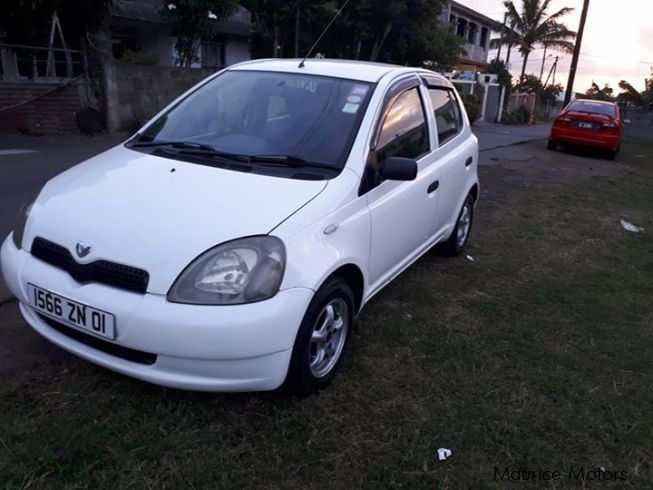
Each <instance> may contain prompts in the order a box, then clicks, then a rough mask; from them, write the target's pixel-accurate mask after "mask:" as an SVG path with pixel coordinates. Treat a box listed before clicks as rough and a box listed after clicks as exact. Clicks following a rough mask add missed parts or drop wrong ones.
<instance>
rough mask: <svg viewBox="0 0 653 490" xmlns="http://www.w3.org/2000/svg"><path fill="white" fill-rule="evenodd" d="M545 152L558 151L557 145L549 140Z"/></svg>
mask: <svg viewBox="0 0 653 490" xmlns="http://www.w3.org/2000/svg"><path fill="white" fill-rule="evenodd" d="M546 148H547V150H551V151H558V143H556V142H555V141H552V140H549V142H548V143H547V144H546Z"/></svg>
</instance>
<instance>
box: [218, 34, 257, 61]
mask: <svg viewBox="0 0 653 490" xmlns="http://www.w3.org/2000/svg"><path fill="white" fill-rule="evenodd" d="M224 57H225V64H226V65H227V66H229V65H233V64H234V63H240V62H241V61H246V60H249V59H251V57H252V56H251V54H250V52H249V43H248V42H247V40H245V39H243V40H241V39H234V38H227V42H226V46H225V55H224Z"/></svg>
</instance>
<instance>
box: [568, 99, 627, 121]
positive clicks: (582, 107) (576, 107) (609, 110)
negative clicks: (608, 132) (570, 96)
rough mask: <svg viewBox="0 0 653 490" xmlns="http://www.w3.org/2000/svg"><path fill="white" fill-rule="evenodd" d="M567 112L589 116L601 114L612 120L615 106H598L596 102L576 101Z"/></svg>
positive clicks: (614, 114)
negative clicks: (587, 114)
mask: <svg viewBox="0 0 653 490" xmlns="http://www.w3.org/2000/svg"><path fill="white" fill-rule="evenodd" d="M567 110H569V111H574V112H589V113H590V114H602V115H604V116H610V117H612V118H614V117H615V116H616V113H615V106H613V105H610V104H599V103H597V102H591V101H586V100H577V101H576V102H573V103H572V104H571V105H570V106H569V109H567Z"/></svg>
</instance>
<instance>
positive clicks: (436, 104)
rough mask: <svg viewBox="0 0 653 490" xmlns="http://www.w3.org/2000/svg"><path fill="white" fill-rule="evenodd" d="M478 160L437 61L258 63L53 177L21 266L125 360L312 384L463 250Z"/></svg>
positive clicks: (107, 352)
mask: <svg viewBox="0 0 653 490" xmlns="http://www.w3.org/2000/svg"><path fill="white" fill-rule="evenodd" d="M477 161H478V143H477V140H476V138H475V136H474V135H473V134H472V132H471V129H470V125H469V121H468V119H467V117H466V114H465V110H464V107H463V106H462V104H461V101H460V99H459V97H458V95H457V94H456V91H455V89H454V87H453V86H452V84H451V83H450V82H449V81H447V80H446V79H445V78H443V77H442V76H439V75H437V74H435V73H433V72H430V71H426V70H421V69H414V68H405V67H398V66H389V65H383V64H373V63H362V62H353V61H330V60H308V61H307V62H306V63H305V65H304V66H303V67H299V66H298V62H297V61H296V60H260V61H251V62H246V63H242V64H239V65H235V66H231V67H229V68H228V69H225V70H223V71H221V72H219V73H217V74H215V75H214V76H211V77H209V78H208V79H207V80H205V81H203V82H202V83H200V84H199V85H197V86H196V87H194V88H192V89H191V90H189V91H188V92H187V93H185V94H184V95H182V96H181V97H179V98H178V99H177V100H175V101H174V102H173V103H172V104H170V105H169V106H168V107H167V108H165V109H164V110H163V111H162V112H161V113H159V114H158V115H157V116H155V117H154V118H153V119H152V120H151V121H150V122H148V123H147V124H146V125H145V126H144V127H143V128H142V129H141V130H140V131H139V132H138V133H137V134H136V135H135V136H134V137H133V138H131V139H130V140H129V141H127V142H126V143H125V144H121V145H119V146H117V147H115V148H113V149H110V150H108V151H106V152H104V153H102V154H100V155H98V156H96V157H94V158H91V159H90V160H87V161H85V162H83V163H81V164H79V165H77V166H75V167H73V168H71V169H69V170H67V171H66V172H64V173H62V174H61V175H59V176H57V177H55V178H53V179H52V180H50V181H49V182H48V183H47V184H46V185H45V187H44V188H43V189H42V190H41V192H40V193H39V195H38V197H37V198H36V199H35V200H34V201H33V202H32V203H29V204H28V205H26V206H25V207H24V208H23V209H22V211H21V215H20V217H19V221H18V222H17V224H16V226H15V228H14V230H13V232H12V234H10V236H9V237H7V239H6V240H5V241H4V243H3V245H2V251H1V265H2V273H3V275H4V278H5V280H6V282H7V284H8V286H9V288H10V289H11V291H12V292H13V294H14V295H15V296H16V297H17V298H18V300H19V302H20V310H21V312H22V314H23V316H24V317H25V319H26V320H27V322H28V323H29V324H30V325H31V326H32V328H34V329H35V330H36V331H37V332H38V333H40V334H41V335H42V336H44V337H46V338H47V339H48V340H50V341H52V342H53V343H55V344H56V345H58V346H60V347H62V348H64V349H66V350H68V351H69V352H72V353H74V354H76V355H78V356H80V357H82V358H84V359H87V360H89V361H91V362H94V363H96V364H99V365H101V366H104V367H106V368H108V369H112V370H114V371H117V372H120V373H123V374H126V375H129V376H133V377H135V378H139V379H141V380H145V381H149V382H152V383H156V384H159V385H164V386H169V387H174V388H181V389H189V390H203V391H250V390H271V389H275V388H278V387H280V386H282V385H284V384H285V386H287V387H288V388H292V389H293V390H296V391H302V392H306V391H312V390H316V389H320V388H323V387H324V386H326V385H327V384H328V383H329V382H330V381H331V379H332V377H333V376H334V374H335V372H336V370H337V369H338V367H339V365H340V363H341V361H342V358H343V352H344V349H345V346H346V344H347V339H348V337H349V335H350V333H351V329H352V325H353V322H354V317H355V316H356V314H357V313H358V312H359V311H360V310H361V308H362V307H363V306H364V305H365V303H366V302H367V301H369V299H370V298H371V297H372V296H374V295H375V294H376V293H378V292H379V291H380V290H381V289H382V288H383V287H384V286H385V285H386V284H388V283H389V282H390V281H391V280H392V279H393V278H394V277H396V276H397V275H398V274H399V273H400V272H402V271H403V270H404V269H406V268H407V267H408V266H409V265H410V264H411V263H413V262H414V261H415V260H417V259H418V258H419V257H420V256H421V255H422V254H424V253H425V252H426V251H427V250H429V249H430V248H431V247H432V246H434V245H436V244H438V246H439V247H440V248H441V249H442V250H443V251H444V252H445V253H447V254H450V255H456V254H458V253H460V251H461V250H462V248H463V247H464V245H465V244H466V242H467V239H468V237H469V233H470V228H471V224H472V215H473V212H474V205H475V203H476V200H477V198H478V196H479V184H478V178H477Z"/></svg>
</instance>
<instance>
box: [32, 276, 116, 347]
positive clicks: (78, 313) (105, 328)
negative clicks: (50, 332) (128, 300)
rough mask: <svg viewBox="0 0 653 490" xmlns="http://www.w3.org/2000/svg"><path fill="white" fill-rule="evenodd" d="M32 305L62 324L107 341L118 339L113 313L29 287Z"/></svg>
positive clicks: (35, 287)
mask: <svg viewBox="0 0 653 490" xmlns="http://www.w3.org/2000/svg"><path fill="white" fill-rule="evenodd" d="M27 292H28V295H29V303H30V305H31V306H32V307H33V308H35V309H36V310H38V311H39V312H41V313H43V314H44V315H46V316H49V317H50V318H54V319H55V320H58V321H60V322H61V323H63V324H65V325H68V326H71V327H74V328H78V329H80V330H84V331H86V332H90V333H92V334H95V335H99V336H100V337H105V338H107V339H111V340H113V339H115V338H116V328H115V324H116V320H115V317H114V316H113V315H112V314H111V313H107V312H106V311H102V310H98V309H97V308H92V307H90V306H88V305H84V304H82V303H78V302H77V301H73V300H71V299H68V298H64V297H63V296H59V295H58V294H54V293H51V292H50V291H46V290H45V289H41V288H39V287H37V286H34V285H33V284H28V285H27Z"/></svg>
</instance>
